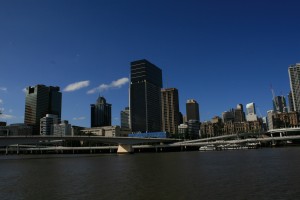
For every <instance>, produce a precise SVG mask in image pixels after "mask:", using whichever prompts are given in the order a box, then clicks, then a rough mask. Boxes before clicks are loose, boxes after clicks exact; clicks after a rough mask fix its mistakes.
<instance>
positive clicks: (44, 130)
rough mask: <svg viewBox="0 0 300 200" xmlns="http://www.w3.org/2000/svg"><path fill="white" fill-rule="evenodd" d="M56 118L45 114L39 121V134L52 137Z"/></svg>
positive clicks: (56, 121)
mask: <svg viewBox="0 0 300 200" xmlns="http://www.w3.org/2000/svg"><path fill="white" fill-rule="evenodd" d="M58 123H59V120H58V116H57V115H52V114H46V116H45V117H42V118H41V120H40V134H41V135H53V125H54V124H58Z"/></svg>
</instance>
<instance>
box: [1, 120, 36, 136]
mask: <svg viewBox="0 0 300 200" xmlns="http://www.w3.org/2000/svg"><path fill="white" fill-rule="evenodd" d="M32 133H33V128H32V126H28V125H26V124H22V123H20V124H11V125H9V126H0V135H1V136H8V135H10V136H23V135H32Z"/></svg>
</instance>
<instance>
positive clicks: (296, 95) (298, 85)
mask: <svg viewBox="0 0 300 200" xmlns="http://www.w3.org/2000/svg"><path fill="white" fill-rule="evenodd" d="M288 71H289V78H290V87H291V93H292V99H293V104H294V105H293V106H291V105H290V107H293V108H294V110H292V111H297V112H299V111H300V63H296V64H294V65H291V66H290V67H289V70H288Z"/></svg>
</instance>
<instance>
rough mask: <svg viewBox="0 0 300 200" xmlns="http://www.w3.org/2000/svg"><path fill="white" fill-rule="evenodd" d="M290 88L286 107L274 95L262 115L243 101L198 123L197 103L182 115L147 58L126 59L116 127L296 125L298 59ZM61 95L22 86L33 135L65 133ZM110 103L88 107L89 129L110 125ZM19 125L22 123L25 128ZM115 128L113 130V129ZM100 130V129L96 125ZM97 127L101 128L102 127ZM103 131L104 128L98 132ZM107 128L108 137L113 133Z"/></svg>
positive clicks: (204, 132)
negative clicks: (124, 96)
mask: <svg viewBox="0 0 300 200" xmlns="http://www.w3.org/2000/svg"><path fill="white" fill-rule="evenodd" d="M288 74H289V79H290V87H291V92H290V93H289V95H288V102H289V106H288V105H287V102H286V99H285V97H284V96H283V95H281V96H275V93H274V91H273V90H272V94H273V99H272V103H273V110H270V111H268V112H267V118H266V119H262V117H261V114H260V112H259V114H260V116H258V115H257V112H256V107H255V103H254V102H252V103H248V104H247V105H246V113H245V112H244V107H243V105H242V104H238V105H237V107H236V108H235V109H233V108H232V109H230V110H228V111H225V112H223V113H222V117H221V118H220V117H218V116H215V117H213V118H212V119H211V120H210V121H205V122H202V123H201V122H200V114H199V104H198V102H197V101H196V100H195V99H188V100H187V101H186V116H184V117H183V116H182V114H181V113H180V111H179V92H178V90H177V89H176V88H163V81H162V79H163V78H162V70H161V69H160V68H159V67H157V66H156V65H154V64H153V63H151V62H149V61H148V60H145V59H143V60H137V61H133V62H131V67H130V86H129V87H130V90H129V106H128V107H126V108H125V109H124V110H122V111H121V129H122V130H126V131H127V132H129V131H131V132H133V133H146V132H148V133H149V132H161V131H163V132H167V133H168V134H170V135H171V136H172V137H180V138H189V139H195V138H198V137H208V136H218V135H224V134H233V133H241V132H249V131H251V132H255V131H261V130H264V129H266V126H268V129H274V128H282V127H291V126H298V125H299V111H300V63H297V64H294V65H291V66H290V67H289V68H288ZM61 106H62V93H61V92H60V88H59V87H53V86H45V85H36V86H30V87H27V88H26V102H25V118H24V123H25V126H26V128H27V126H30V127H32V130H33V134H42V135H52V134H54V135H55V134H69V133H70V127H71V125H70V124H68V122H67V121H63V122H62V123H61ZM111 107H112V105H111V104H109V103H107V102H106V99H105V98H104V97H100V96H99V98H98V99H97V101H96V103H95V104H91V105H90V109H91V110H90V111H91V127H92V129H91V130H87V131H90V132H93V131H95V130H96V129H97V130H98V129H99V127H107V128H106V129H107V130H108V129H109V130H110V129H113V127H109V126H111V118H112V116H111ZM25 126H24V127H25ZM117 129H120V127H118V128H115V129H113V131H116V130H117ZM99 130H100V129H99ZM101 130H102V129H101ZM102 131H103V130H102ZM114 133H115V132H112V134H111V135H117V134H114ZM97 134H98V133H97Z"/></svg>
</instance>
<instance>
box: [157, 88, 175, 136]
mask: <svg viewBox="0 0 300 200" xmlns="http://www.w3.org/2000/svg"><path fill="white" fill-rule="evenodd" d="M161 111H162V112H161V115H162V131H165V132H168V133H170V134H177V133H178V126H179V124H180V114H179V97H178V90H177V89H176V88H166V89H161Z"/></svg>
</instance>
